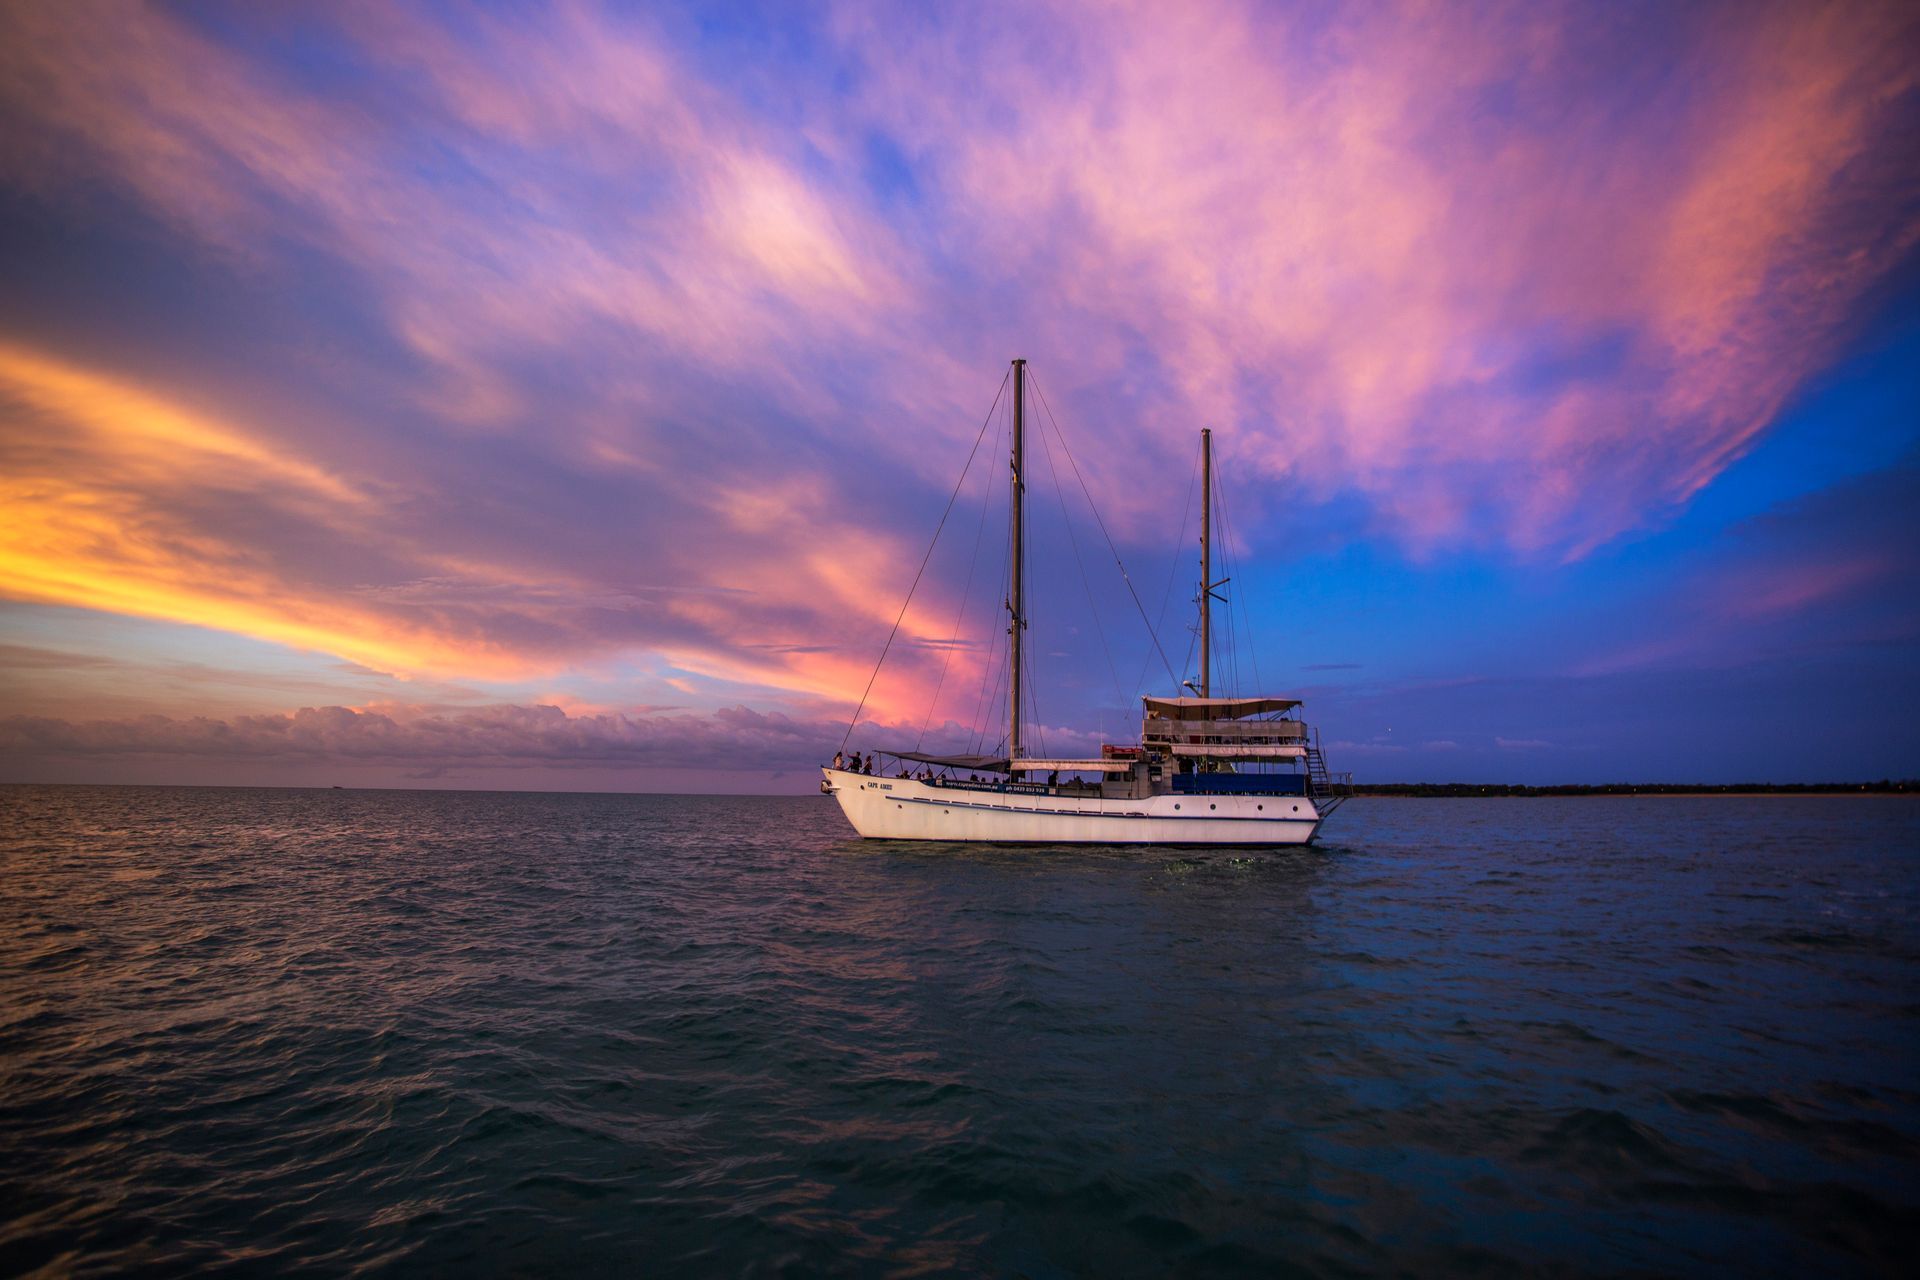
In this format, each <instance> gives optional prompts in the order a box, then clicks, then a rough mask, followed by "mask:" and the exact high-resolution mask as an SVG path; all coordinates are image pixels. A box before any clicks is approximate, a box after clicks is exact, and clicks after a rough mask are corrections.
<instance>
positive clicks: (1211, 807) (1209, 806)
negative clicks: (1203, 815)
mask: <svg viewBox="0 0 1920 1280" xmlns="http://www.w3.org/2000/svg"><path fill="white" fill-rule="evenodd" d="M1219 807H1220V806H1219V805H1217V804H1210V805H1208V806H1207V808H1209V809H1218V808H1219Z"/></svg>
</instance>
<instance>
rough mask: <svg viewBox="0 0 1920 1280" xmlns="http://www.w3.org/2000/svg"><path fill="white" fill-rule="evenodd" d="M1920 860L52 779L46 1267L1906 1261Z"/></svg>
mask: <svg viewBox="0 0 1920 1280" xmlns="http://www.w3.org/2000/svg"><path fill="white" fill-rule="evenodd" d="M1917 871H1920V803H1916V802H1914V801H1911V800H1903V799H1847V798H1838V799H1833V798H1802V799H1770V798H1755V799H1738V798H1713V799H1677V798H1659V799H1631V798H1628V799H1614V798H1594V799H1584V798H1583V799H1565V800H1520V799H1508V800H1485V801H1477V800H1451V799H1449V800H1431V801H1421V800H1384V799H1361V800H1357V801H1354V802H1353V803H1351V804H1350V805H1349V806H1348V807H1347V808H1346V809H1344V810H1342V811H1341V812H1340V813H1339V814H1338V815H1337V816H1336V817H1335V818H1334V819H1333V820H1332V822H1330V823H1329V825H1328V827H1327V828H1326V830H1325V832H1324V834H1323V841H1322V843H1321V844H1320V845H1319V846H1317V847H1314V848H1311V849H1306V850H1293V851H1287V852H1281V853H1271V854H1260V855H1256V856H1252V857H1245V858H1239V857H1234V856H1231V855H1229V854H1226V853H1223V852H1219V851H1213V852H1189V851H1178V850H1166V849H1160V850H1153V849H1146V850H1142V849H1126V850H1119V849H1114V850H1099V849H1091V850H1088V849H1022V850H997V851H996V850H986V851H982V850H973V849H964V848H933V847H925V846H901V845H882V844H871V843H864V842H860V841H857V840H855V839H853V838H852V836H851V832H850V831H849V830H848V829H847V828H846V827H845V825H844V823H843V821H842V819H841V818H840V815H839V813H838V811H837V809H836V808H835V807H834V805H833V804H832V802H831V801H830V800H828V799H827V798H825V797H797V798H778V799H738V798H717V797H715V798H680V797H657V796H604V795H602V796H592V795H530V794H491V793H477V794H476V793H447V792H378V791H292V790H289V791H267V790H212V789H164V788H126V789H116V788H82V787H66V788H32V787H12V788H0V876H4V879H3V880H0V885H3V886H4V888H3V889H0V893H3V894H4V897H0V902H3V903H4V908H3V910H4V928H0V1272H4V1273H17V1272H23V1271H27V1272H31V1271H34V1270H36V1269H45V1270H47V1271H48V1272H51V1273H54V1274H61V1273H74V1274H90V1273H100V1272H114V1273H124V1272H128V1271H133V1272H143V1273H152V1274H180V1273H187V1272H193V1273H214V1274H219V1273H229V1274H269V1273H271V1274H279V1273H285V1272H300V1273H307V1274H322V1275H335V1274H345V1273H362V1272H372V1273H383V1272H384V1273H404V1274H409V1275H416V1274H447V1275H452V1274H457V1275H462V1276H465V1275H504V1274H547V1273H562V1272H565V1273H574V1272H620V1273H629V1274H642V1275H773V1274H781V1275H813V1274H826V1275H834V1274H847V1275H942V1274H981V1273H984V1274H994V1275H1024V1276H1034V1277H1043V1276H1074V1275H1094V1276H1126V1275H1163V1274H1189V1275H1236V1274H1244V1275H1259V1276H1271V1275H1355V1274H1362V1275H1365V1274H1382V1273H1400V1274H1416V1275H1431V1274H1455V1273H1492V1274H1510V1273H1512V1272H1515V1271H1517V1270H1523V1269H1524V1270H1527V1271H1532V1272H1542V1273H1549V1274H1564V1275H1588V1274H1596V1275H1597V1274H1621V1273H1629V1272H1632V1273H1647V1272H1655V1273H1667V1274H1693V1273H1700V1272H1710V1273H1720V1274H1739V1275H1754V1274H1762V1275H1796V1276H1797V1275H1804V1274H1808V1273H1810V1272H1812V1273H1824V1274H1835V1273H1838V1274H1848V1273H1859V1274H1876V1273H1894V1272H1901V1271H1904V1268H1905V1267H1907V1266H1909V1265H1911V1261H1912V1259H1913V1257H1914V1256H1916V1253H1920V1072H1917V1071H1916V1067H1917V1066H1920V1056H1917V1055H1920V1037H1917V1036H1916V1030H1920V875H1916V872H1917Z"/></svg>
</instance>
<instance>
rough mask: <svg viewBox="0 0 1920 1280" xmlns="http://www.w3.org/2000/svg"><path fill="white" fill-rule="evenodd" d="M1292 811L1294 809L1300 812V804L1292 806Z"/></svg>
mask: <svg viewBox="0 0 1920 1280" xmlns="http://www.w3.org/2000/svg"><path fill="white" fill-rule="evenodd" d="M1293 811H1294V812H1295V813H1298V812H1300V806H1299V805H1295V806H1293Z"/></svg>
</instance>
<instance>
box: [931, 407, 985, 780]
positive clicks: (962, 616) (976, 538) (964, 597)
mask: <svg viewBox="0 0 1920 1280" xmlns="http://www.w3.org/2000/svg"><path fill="white" fill-rule="evenodd" d="M989 412H991V411H989ZM999 442H1000V438H999V436H998V435H995V437H994V443H995V444H998V443H999ZM992 499H993V481H992V478H991V477H989V478H988V481H987V483H986V484H983V485H981V486H980V524H979V527H978V528H976V529H975V530H974V534H973V557H972V558H971V559H970V560H968V561H967V582H966V585H965V586H963V587H961V588H960V609H959V611H958V612H956V613H955V614H954V615H953V636H952V638H950V639H949V640H948V641H947V652H946V655H945V656H944V657H943V658H942V659H941V660H940V679H939V680H938V681H937V682H936V683H935V684H934V686H933V700H932V701H931V702H929V703H927V714H926V717H925V718H924V719H922V720H921V721H920V733H919V736H917V737H915V738H914V740H913V749H914V750H915V751H918V750H919V749H920V744H921V743H923V742H925V741H926V737H927V726H928V725H930V724H932V723H933V713H934V712H935V711H937V710H939V707H940V691H941V690H942V689H944V688H946V687H947V668H948V667H950V666H952V665H953V650H954V648H955V646H956V645H958V644H959V642H960V627H961V624H962V623H963V622H964V621H965V620H966V616H967V601H968V598H969V597H970V596H971V595H972V594H973V575H974V572H975V571H976V570H978V569H979V567H980V544H981V542H982V541H984V539H985V537H986V533H987V508H988V507H989V506H991V505H992Z"/></svg>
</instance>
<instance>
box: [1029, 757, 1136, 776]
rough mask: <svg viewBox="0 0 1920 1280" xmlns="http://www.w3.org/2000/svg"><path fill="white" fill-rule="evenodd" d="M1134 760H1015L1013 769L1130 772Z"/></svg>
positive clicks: (1049, 771)
mask: <svg viewBox="0 0 1920 1280" xmlns="http://www.w3.org/2000/svg"><path fill="white" fill-rule="evenodd" d="M1138 763H1139V762H1138V761H1136V760H1104V759H1103V760H1015V761H1014V762H1013V767H1014V768H1015V769H1029V770H1034V771H1039V772H1046V773H1054V772H1058V773H1131V772H1133V767H1134V765H1136V764H1138Z"/></svg>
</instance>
